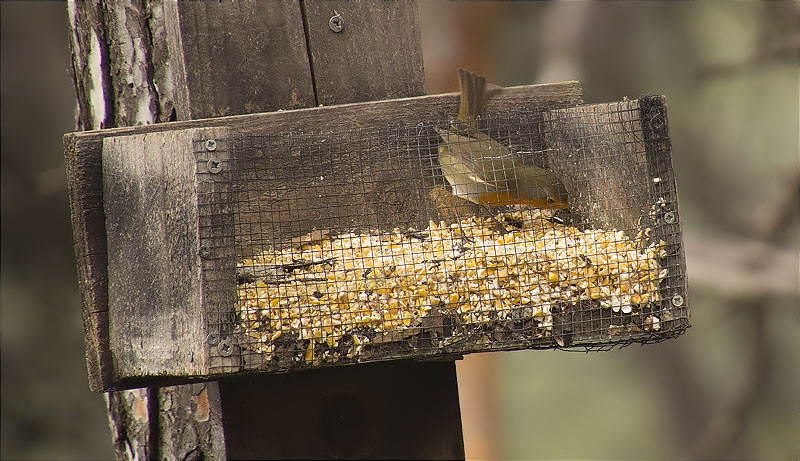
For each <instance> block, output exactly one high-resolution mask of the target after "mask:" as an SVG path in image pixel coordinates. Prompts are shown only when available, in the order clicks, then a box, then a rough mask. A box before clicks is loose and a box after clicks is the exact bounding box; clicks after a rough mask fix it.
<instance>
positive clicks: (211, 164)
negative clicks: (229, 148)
mask: <svg viewBox="0 0 800 461" xmlns="http://www.w3.org/2000/svg"><path fill="white" fill-rule="evenodd" d="M208 171H209V172H211V173H213V174H217V173H219V172H220V171H222V162H221V161H220V160H219V159H218V158H217V157H211V158H210V159H208Z"/></svg>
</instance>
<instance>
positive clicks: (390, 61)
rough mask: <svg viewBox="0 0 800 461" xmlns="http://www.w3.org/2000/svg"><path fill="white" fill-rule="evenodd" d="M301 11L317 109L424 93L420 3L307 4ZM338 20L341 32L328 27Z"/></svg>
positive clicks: (314, 0) (320, 0) (323, 0)
mask: <svg viewBox="0 0 800 461" xmlns="http://www.w3.org/2000/svg"><path fill="white" fill-rule="evenodd" d="M301 6H302V8H303V12H304V19H305V25H306V32H307V35H308V50H309V53H310V56H311V62H312V64H313V67H314V80H315V85H316V95H317V103H318V104H324V105H326V106H327V105H332V104H343V103H350V102H356V101H376V100H380V99H394V98H402V97H406V96H419V95H423V94H425V75H424V73H423V67H422V48H421V47H420V46H419V43H420V35H419V23H418V21H417V4H416V2H405V1H383V0H368V1H363V0H362V1H357V2H352V1H331V0H305V1H303V2H302V3H301ZM334 17H336V18H337V19H334V21H338V24H339V25H340V27H341V29H338V28H336V27H334V28H333V29H336V30H339V32H334V31H333V30H332V28H331V27H330V25H329V23H330V21H331V20H332V18H334ZM364 50H369V52H368V53H365V52H364Z"/></svg>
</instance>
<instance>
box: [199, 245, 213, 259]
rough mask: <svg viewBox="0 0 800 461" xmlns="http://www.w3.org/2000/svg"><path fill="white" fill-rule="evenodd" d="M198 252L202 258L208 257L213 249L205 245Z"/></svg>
mask: <svg viewBox="0 0 800 461" xmlns="http://www.w3.org/2000/svg"><path fill="white" fill-rule="evenodd" d="M198 253H199V254H200V257H201V258H208V256H209V255H210V254H211V251H210V250H209V249H208V247H207V246H205V245H204V246H201V247H200V251H198Z"/></svg>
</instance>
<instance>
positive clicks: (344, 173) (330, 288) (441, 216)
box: [195, 97, 689, 373]
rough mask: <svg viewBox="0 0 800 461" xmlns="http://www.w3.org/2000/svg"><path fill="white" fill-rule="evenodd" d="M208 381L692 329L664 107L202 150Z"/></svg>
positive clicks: (645, 104)
mask: <svg viewBox="0 0 800 461" xmlns="http://www.w3.org/2000/svg"><path fill="white" fill-rule="evenodd" d="M195 151H196V154H197V174H198V175H199V177H200V182H199V184H200V191H199V192H200V195H199V203H200V210H199V211H200V228H201V245H202V247H201V256H202V257H203V264H204V267H203V269H204V278H205V280H204V287H205V288H204V296H205V300H204V302H205V306H206V316H207V322H208V326H209V331H210V332H211V334H210V335H209V345H210V346H211V348H212V350H213V351H215V354H216V355H217V356H218V357H219V360H218V361H217V362H212V371H213V372H217V373H218V372H223V371H228V370H229V369H231V368H235V369H242V368H244V369H262V370H270V371H285V370H291V369H298V368H305V367H314V366H325V365H335V364H344V363H354V362H365V361H378V360H388V359H397V358H410V357H415V358H425V357H432V356H448V355H454V354H455V355H459V354H464V353H470V352H478V351H491V350H509V349H521V348H556V347H559V348H582V349H586V348H590V349H593V348H608V347H611V346H613V345H624V344H629V343H631V342H652V341H658V340H662V339H665V338H669V337H674V336H676V335H678V334H680V333H681V332H683V331H684V330H685V328H687V327H688V325H689V314H688V306H687V302H686V290H685V288H686V279H685V267H684V263H683V261H684V260H683V253H682V245H681V235H680V227H679V223H678V208H677V194H676V189H675V180H674V177H673V176H672V165H671V156H670V155H671V154H670V144H669V138H668V133H667V127H666V113H665V106H664V105H663V99H662V98H659V97H651V98H644V99H640V100H637V101H623V102H620V103H614V104H604V105H597V106H578V107H574V108H569V109H560V110H552V111H544V112H541V111H540V112H531V113H514V114H499V115H491V116H487V117H482V118H480V119H479V120H477V123H451V122H449V121H437V122H421V123H419V124H416V125H411V124H400V125H395V126H382V127H370V128H362V129H354V130H349V131H342V132H294V133H281V134H271V133H241V134H237V135H233V136H231V137H230V138H227V139H215V140H197V141H196V142H195Z"/></svg>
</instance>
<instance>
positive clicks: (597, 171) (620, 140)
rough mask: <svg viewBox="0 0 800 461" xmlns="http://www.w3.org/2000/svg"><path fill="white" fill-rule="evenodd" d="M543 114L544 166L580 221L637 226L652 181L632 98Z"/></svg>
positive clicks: (593, 224) (607, 226)
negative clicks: (563, 189) (559, 184)
mask: <svg viewBox="0 0 800 461" xmlns="http://www.w3.org/2000/svg"><path fill="white" fill-rule="evenodd" d="M544 120H545V126H544V127H543V131H544V138H545V142H546V144H547V146H548V149H549V152H548V157H549V159H550V166H551V167H552V168H553V170H554V171H555V173H556V174H557V175H558V176H559V177H560V178H563V179H562V180H563V181H564V182H565V183H564V185H565V186H566V188H567V192H568V193H569V197H570V205H571V208H572V210H573V211H575V212H577V213H578V214H579V215H580V216H581V219H580V221H582V222H583V223H584V224H586V225H590V226H591V227H595V228H600V229H621V230H626V231H632V230H635V229H638V228H639V227H640V225H641V222H640V218H641V217H642V216H647V212H648V211H649V208H650V205H651V202H650V186H651V184H652V182H651V181H650V178H649V176H648V174H647V152H646V146H645V144H644V138H643V133H642V124H641V117H640V113H639V102H638V100H629V101H621V102H617V103H609V104H591V105H582V106H578V107H571V108H567V109H557V110H552V111H549V112H547V113H545V114H544ZM634 234H635V231H634Z"/></svg>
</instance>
